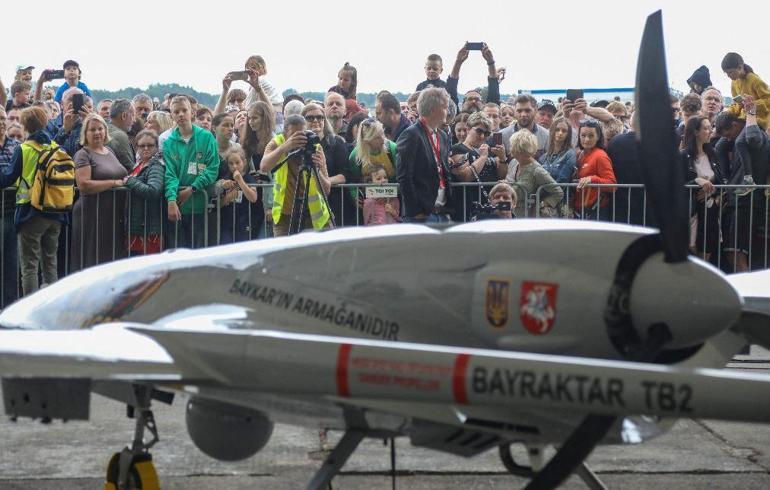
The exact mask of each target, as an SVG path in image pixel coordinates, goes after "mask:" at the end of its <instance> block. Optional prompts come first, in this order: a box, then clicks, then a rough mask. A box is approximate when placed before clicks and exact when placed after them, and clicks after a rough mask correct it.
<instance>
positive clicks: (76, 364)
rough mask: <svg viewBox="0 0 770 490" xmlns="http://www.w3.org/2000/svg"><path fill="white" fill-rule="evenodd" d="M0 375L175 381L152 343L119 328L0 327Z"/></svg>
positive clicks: (167, 360)
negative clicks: (37, 328) (4, 328)
mask: <svg viewBox="0 0 770 490" xmlns="http://www.w3.org/2000/svg"><path fill="white" fill-rule="evenodd" d="M0 375H2V376H4V377H13V376H19V377H48V378H91V379H104V380H107V379H137V380H140V379H158V380H161V379H163V380H178V379H180V372H179V370H178V369H177V368H176V366H175V365H174V361H173V359H172V358H171V357H170V356H169V355H168V354H167V353H166V351H165V350H164V349H163V348H162V347H161V346H160V345H158V344H157V342H155V341H153V340H152V339H150V338H148V337H147V336H145V335H140V334H138V333H136V332H132V331H131V330H129V329H126V328H124V326H123V325H102V326H98V327H95V328H93V329H87V330H0Z"/></svg>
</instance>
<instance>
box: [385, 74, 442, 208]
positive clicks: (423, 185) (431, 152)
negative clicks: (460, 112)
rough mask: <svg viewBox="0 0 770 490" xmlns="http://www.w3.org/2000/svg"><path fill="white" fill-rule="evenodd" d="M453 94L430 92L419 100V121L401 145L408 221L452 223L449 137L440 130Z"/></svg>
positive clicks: (401, 180)
mask: <svg viewBox="0 0 770 490" xmlns="http://www.w3.org/2000/svg"><path fill="white" fill-rule="evenodd" d="M448 105H449V94H448V93H447V92H446V90H444V89H442V88H428V89H425V90H423V91H422V92H421V93H420V97H419V98H418V99H417V112H418V113H419V114H420V118H419V120H418V121H417V122H416V123H414V124H413V125H411V126H410V127H409V128H407V129H406V130H404V132H403V133H401V136H400V137H399V138H398V141H397V148H398V149H397V161H398V164H397V165H396V167H397V175H398V183H399V185H400V187H401V197H402V199H403V203H404V207H403V214H404V221H411V222H449V212H450V210H449V209H448V208H447V207H446V204H447V203H448V202H450V201H449V198H450V187H449V167H448V164H447V161H448V158H449V147H450V142H449V135H447V134H446V133H445V132H444V131H442V130H440V129H439V128H440V127H441V124H442V123H444V121H445V120H446V117H447V110H448V109H447V108H448Z"/></svg>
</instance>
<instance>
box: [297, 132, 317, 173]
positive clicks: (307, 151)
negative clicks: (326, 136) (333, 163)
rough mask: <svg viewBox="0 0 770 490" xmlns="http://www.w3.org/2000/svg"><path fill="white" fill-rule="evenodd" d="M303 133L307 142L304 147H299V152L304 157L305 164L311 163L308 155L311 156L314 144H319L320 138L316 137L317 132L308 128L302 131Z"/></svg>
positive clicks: (314, 147)
mask: <svg viewBox="0 0 770 490" xmlns="http://www.w3.org/2000/svg"><path fill="white" fill-rule="evenodd" d="M303 133H305V137H306V138H307V143H305V147H304V148H301V149H300V153H301V154H302V155H303V157H304V161H305V164H306V165H312V164H313V162H312V161H311V160H310V157H312V156H313V153H315V149H316V145H320V144H321V138H319V137H318V135H317V134H315V133H314V132H312V131H310V130H309V129H306V130H305V131H303Z"/></svg>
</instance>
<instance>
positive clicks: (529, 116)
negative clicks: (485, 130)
mask: <svg viewBox="0 0 770 490" xmlns="http://www.w3.org/2000/svg"><path fill="white" fill-rule="evenodd" d="M536 111H537V101H536V100H535V98H534V97H532V96H531V95H529V94H521V95H519V96H518V97H516V100H515V101H514V105H513V117H514V119H515V120H516V121H515V122H514V123H513V124H511V125H510V126H508V127H507V128H505V129H503V130H502V131H501V134H502V135H503V145H504V146H505V153H506V155H508V156H510V152H511V148H510V140H511V136H512V135H513V133H515V132H517V131H518V130H520V129H528V130H529V131H530V132H531V133H532V134H534V135H535V138H537V153H536V154H535V159H536V160H537V159H539V158H540V157H541V156H542V154H543V153H544V152H545V150H546V148H548V130H547V129H545V128H544V127H542V126H540V125H539V124H537V123H536V122H535V112H536Z"/></svg>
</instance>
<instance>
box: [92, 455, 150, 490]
mask: <svg viewBox="0 0 770 490" xmlns="http://www.w3.org/2000/svg"><path fill="white" fill-rule="evenodd" d="M120 454H121V453H115V454H113V455H112V458H110V462H109V463H108V464H107V481H106V482H105V483H104V490H118V488H119V487H118V479H119V478H118V475H119V473H120ZM120 490H123V489H120ZM125 490H160V482H159V481H158V473H157V472H156V471H155V465H154V464H153V463H152V455H151V454H150V453H143V454H137V455H135V456H134V457H133V458H132V460H131V466H130V467H129V469H128V487H127V488H126V489H125Z"/></svg>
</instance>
